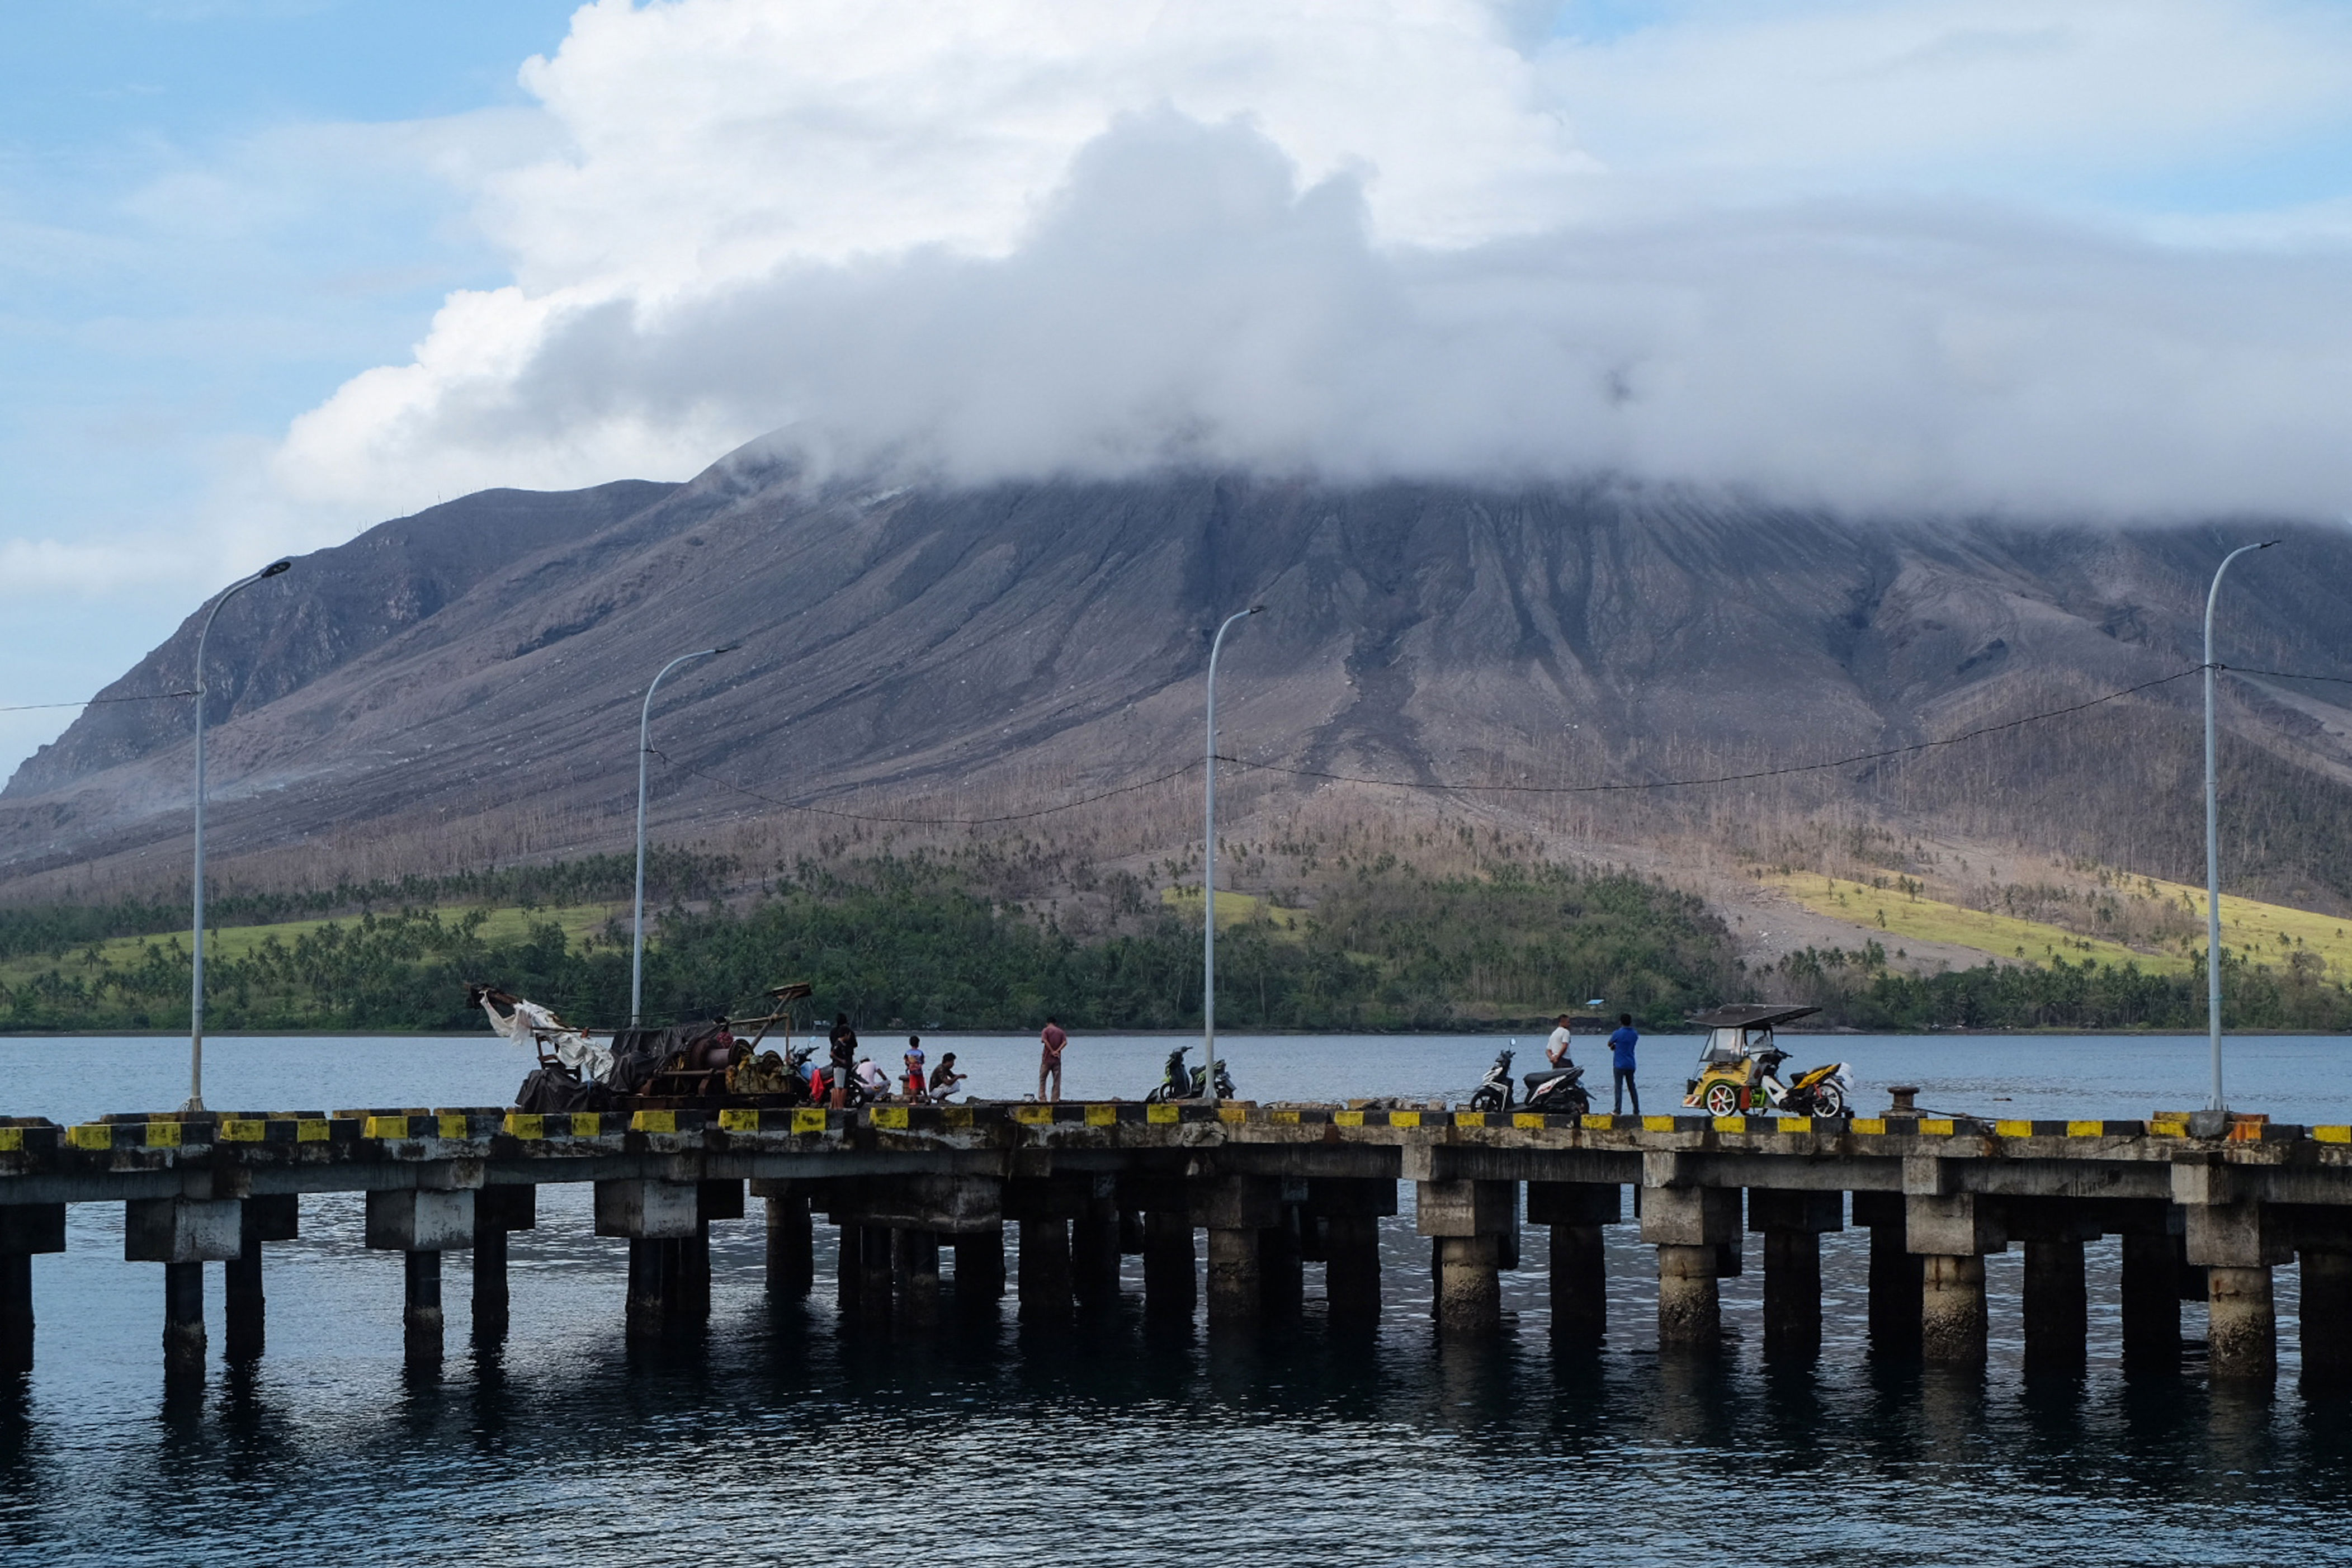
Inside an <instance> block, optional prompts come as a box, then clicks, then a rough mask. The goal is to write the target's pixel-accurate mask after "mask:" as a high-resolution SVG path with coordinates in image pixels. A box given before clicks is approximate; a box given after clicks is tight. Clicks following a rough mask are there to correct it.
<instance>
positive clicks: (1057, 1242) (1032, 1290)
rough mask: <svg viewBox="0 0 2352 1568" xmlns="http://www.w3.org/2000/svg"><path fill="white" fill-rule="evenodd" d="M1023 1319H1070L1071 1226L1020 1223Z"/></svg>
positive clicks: (1039, 1221) (1052, 1221) (1060, 1221)
mask: <svg viewBox="0 0 2352 1568" xmlns="http://www.w3.org/2000/svg"><path fill="white" fill-rule="evenodd" d="M1020 1223H1021V1241H1020V1247H1021V1278H1020V1280H1019V1288H1020V1292H1021V1318H1022V1321H1024V1322H1030V1321H1035V1322H1052V1321H1057V1320H1059V1319H1063V1318H1066V1317H1068V1316H1069V1315H1070V1307H1071V1295H1070V1222H1069V1221H1067V1220H1066V1219H1024V1220H1022V1221H1021V1222H1020Z"/></svg>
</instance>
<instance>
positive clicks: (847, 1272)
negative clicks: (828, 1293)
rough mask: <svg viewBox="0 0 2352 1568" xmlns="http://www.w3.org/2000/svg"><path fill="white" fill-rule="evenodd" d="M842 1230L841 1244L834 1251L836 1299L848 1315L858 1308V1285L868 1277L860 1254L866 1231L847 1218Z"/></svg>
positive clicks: (841, 1227) (837, 1303) (864, 1262)
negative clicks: (849, 1221)
mask: <svg viewBox="0 0 2352 1568" xmlns="http://www.w3.org/2000/svg"><path fill="white" fill-rule="evenodd" d="M840 1230H841V1241H840V1246H839V1247H837V1248H836V1249H835V1253H834V1261H835V1268H834V1300H835V1304H836V1305H837V1306H839V1307H840V1309H841V1310H842V1312H843V1313H844V1315H847V1314H849V1313H853V1312H855V1311H856V1310H857V1292H858V1287H859V1285H860V1283H861V1282H863V1281H864V1279H865V1278H866V1261H865V1259H864V1258H862V1257H860V1256H859V1252H860V1248H861V1244H862V1243H863V1241H864V1238H865V1235H866V1232H865V1229H864V1227H863V1226H856V1225H852V1224H850V1223H848V1222H847V1221H844V1222H842V1225H841V1226H840Z"/></svg>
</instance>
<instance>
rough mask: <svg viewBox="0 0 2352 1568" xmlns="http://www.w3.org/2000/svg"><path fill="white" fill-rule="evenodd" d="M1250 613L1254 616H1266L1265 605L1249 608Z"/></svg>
mask: <svg viewBox="0 0 2352 1568" xmlns="http://www.w3.org/2000/svg"><path fill="white" fill-rule="evenodd" d="M1249 613H1250V614H1251V615H1253V616H1262V615H1264V614H1265V605H1251V606H1250V608H1249Z"/></svg>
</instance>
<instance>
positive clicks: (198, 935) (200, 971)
mask: <svg viewBox="0 0 2352 1568" xmlns="http://www.w3.org/2000/svg"><path fill="white" fill-rule="evenodd" d="M293 564H294V563H293V562H291V561H273V562H271V563H269V564H268V565H267V566H264V567H263V568H262V569H261V570H260V571H258V572H256V573H255V574H253V575H252V576H250V577H245V578H240V579H239V580H238V581H236V582H234V583H231V584H229V585H228V586H227V587H226V588H225V589H223V590H222V591H221V595H220V597H219V598H217V599H215V600H214V601H213V607H212V613H211V614H210V615H207V616H205V625H204V629H203V630H202V631H199V632H198V633H196V829H195V876H194V881H195V895H194V901H195V942H194V951H193V952H192V953H191V956H190V965H191V967H190V972H189V977H188V1102H187V1104H185V1105H184V1106H182V1107H180V1109H181V1110H182V1111H183V1112H188V1113H194V1112H200V1111H202V1110H204V1108H205V638H207V637H211V636H212V635H213V622H214V621H215V620H216V619H218V618H219V616H220V613H221V606H222V605H226V604H227V603H228V602H229V601H230V600H231V599H234V598H235V597H236V596H237V595H239V594H241V593H243V592H245V590H247V588H250V587H252V586H253V585H254V584H256V583H258V582H261V581H263V580H264V579H265V578H269V577H275V576H277V575H278V574H280V573H282V572H285V571H287V570H288V569H289V568H290V567H291V566H292V565H293Z"/></svg>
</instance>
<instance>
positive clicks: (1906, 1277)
mask: <svg viewBox="0 0 2352 1568" xmlns="http://www.w3.org/2000/svg"><path fill="white" fill-rule="evenodd" d="M1853 1223H1854V1224H1856V1225H1860V1226H1869V1227H1870V1278H1869V1296H1870V1302H1869V1309H1868V1310H1869V1320H1870V1348H1871V1350H1872V1351H1873V1352H1874V1353H1875V1354H1878V1355H1880V1356H1885V1357H1890V1358H1893V1359H1895V1360H1904V1361H1907V1360H1910V1359H1912V1358H1914V1357H1916V1356H1917V1355H1918V1353H1919V1310H1920V1300H1919V1299H1920V1294H1921V1289H1922V1285H1923V1280H1924V1276H1923V1272H1922V1268H1921V1260H1920V1258H1919V1255H1918V1254H1917V1253H1916V1252H1913V1251H1912V1250H1911V1247H1910V1243H1909V1240H1908V1238H1907V1237H1906V1236H1905V1234H1904V1220H1903V1194H1900V1193H1886V1192H1867V1193H1856V1194H1853Z"/></svg>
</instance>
